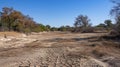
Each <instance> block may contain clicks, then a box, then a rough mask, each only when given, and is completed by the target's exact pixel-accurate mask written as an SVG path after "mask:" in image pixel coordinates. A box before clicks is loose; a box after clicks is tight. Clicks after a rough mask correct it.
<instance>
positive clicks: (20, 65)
mask: <svg viewBox="0 0 120 67" xmlns="http://www.w3.org/2000/svg"><path fill="white" fill-rule="evenodd" d="M2 34H3V33H1V34H0V67H120V49H119V48H117V47H116V46H118V45H119V42H117V41H116V42H115V41H112V40H111V41H107V40H99V37H100V36H103V35H106V34H107V33H85V34H82V33H68V32H43V33H32V34H30V35H28V36H26V35H25V34H20V33H16V34H15V35H12V34H11V35H10V34H9V33H6V35H7V34H9V35H7V38H4V37H3V35H2ZM13 34H14V33H13Z"/></svg>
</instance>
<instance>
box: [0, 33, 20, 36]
mask: <svg viewBox="0 0 120 67" xmlns="http://www.w3.org/2000/svg"><path fill="white" fill-rule="evenodd" d="M4 35H6V36H14V37H17V36H20V35H21V33H18V32H0V36H3V37H4Z"/></svg>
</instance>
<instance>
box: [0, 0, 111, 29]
mask: <svg viewBox="0 0 120 67" xmlns="http://www.w3.org/2000/svg"><path fill="white" fill-rule="evenodd" d="M5 6H6V7H13V8H14V9H15V10H18V11H21V12H22V13H23V14H25V15H30V16H31V17H32V18H34V20H35V21H36V22H38V23H42V24H45V25H47V24H49V25H51V26H56V27H59V26H62V25H70V26H72V25H73V23H74V21H75V17H77V16H78V15H80V14H83V15H87V16H88V17H89V18H90V19H91V23H92V24H93V25H97V24H99V23H103V22H104V20H105V19H111V16H110V15H109V11H110V9H111V8H112V6H113V4H112V3H111V2H110V0H0V10H1V9H2V8H3V7H5Z"/></svg>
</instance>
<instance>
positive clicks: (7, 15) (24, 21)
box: [0, 7, 51, 33]
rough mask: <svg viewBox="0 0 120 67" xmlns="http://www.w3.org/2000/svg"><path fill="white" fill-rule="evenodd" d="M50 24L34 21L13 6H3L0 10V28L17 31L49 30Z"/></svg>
mask: <svg viewBox="0 0 120 67" xmlns="http://www.w3.org/2000/svg"><path fill="white" fill-rule="evenodd" d="M50 28H51V27H50V26H49V25H46V26H44V25H43V24H38V23H36V22H35V21H34V20H33V18H31V17H30V16H29V15H23V14H22V13H21V12H20V11H17V10H14V9H13V8H8V7H4V8H3V9H2V11H1V12H0V30H1V31H17V32H24V33H30V32H40V31H49V30H50Z"/></svg>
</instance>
